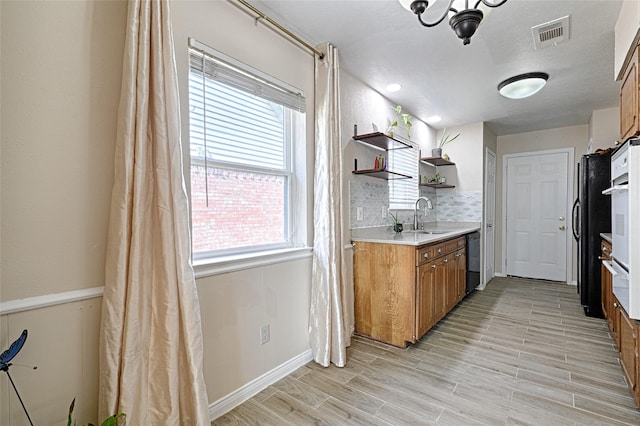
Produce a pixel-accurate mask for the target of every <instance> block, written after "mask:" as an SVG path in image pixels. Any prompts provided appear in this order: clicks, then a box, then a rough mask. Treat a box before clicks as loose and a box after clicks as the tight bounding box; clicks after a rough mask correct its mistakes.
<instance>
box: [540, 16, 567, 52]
mask: <svg viewBox="0 0 640 426" xmlns="http://www.w3.org/2000/svg"><path fill="white" fill-rule="evenodd" d="M531 34H532V35H533V44H534V46H535V48H536V50H540V49H544V48H545V47H549V46H555V45H558V44H560V43H564V42H565V41H567V40H569V15H567V16H564V17H562V18H558V19H554V20H553V21H549V22H546V23H544V24H540V25H536V26H535V27H532V28H531Z"/></svg>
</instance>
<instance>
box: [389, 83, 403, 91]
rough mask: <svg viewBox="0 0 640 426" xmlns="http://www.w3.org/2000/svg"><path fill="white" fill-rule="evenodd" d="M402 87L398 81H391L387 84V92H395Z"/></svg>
mask: <svg viewBox="0 0 640 426" xmlns="http://www.w3.org/2000/svg"><path fill="white" fill-rule="evenodd" d="M400 89H402V86H400V85H399V84H398V83H391V84H388V85H387V92H392V93H393V92H397V91H398V90H400Z"/></svg>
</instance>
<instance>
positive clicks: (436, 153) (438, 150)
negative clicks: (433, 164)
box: [431, 129, 460, 157]
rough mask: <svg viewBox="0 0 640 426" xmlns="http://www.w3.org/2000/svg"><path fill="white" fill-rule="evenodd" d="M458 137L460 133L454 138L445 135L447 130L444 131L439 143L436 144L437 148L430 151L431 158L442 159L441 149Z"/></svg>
mask: <svg viewBox="0 0 640 426" xmlns="http://www.w3.org/2000/svg"><path fill="white" fill-rule="evenodd" d="M458 136H460V133H458V134H457V135H455V136H451V135H448V134H447V129H444V130H443V131H442V137H441V138H440V142H438V147H437V148H434V149H432V150H431V155H432V156H433V157H442V148H443V147H444V146H445V145H446V144H448V143H451V142H453V141H454V140H456V139H457V138H458Z"/></svg>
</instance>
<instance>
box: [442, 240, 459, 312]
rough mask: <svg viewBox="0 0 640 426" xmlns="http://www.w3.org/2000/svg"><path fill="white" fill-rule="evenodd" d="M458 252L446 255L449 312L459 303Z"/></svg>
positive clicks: (447, 307) (447, 305) (447, 308)
mask: <svg viewBox="0 0 640 426" xmlns="http://www.w3.org/2000/svg"><path fill="white" fill-rule="evenodd" d="M455 255H456V253H451V254H448V255H447V256H445V258H444V260H443V262H444V263H445V270H446V272H445V281H446V283H445V287H446V289H447V300H446V310H447V312H449V311H450V310H451V309H452V308H453V307H454V306H456V304H457V303H458V264H457V262H456V256H455Z"/></svg>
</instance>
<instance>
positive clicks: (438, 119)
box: [427, 115, 442, 124]
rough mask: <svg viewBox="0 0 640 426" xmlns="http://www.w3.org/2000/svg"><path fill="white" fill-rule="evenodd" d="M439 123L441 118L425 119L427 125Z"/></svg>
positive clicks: (435, 116) (437, 116) (433, 116)
mask: <svg viewBox="0 0 640 426" xmlns="http://www.w3.org/2000/svg"><path fill="white" fill-rule="evenodd" d="M441 121H442V117H440V116H439V115H432V116H431V117H429V118H427V123H428V124H435V123H439V122H441Z"/></svg>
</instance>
